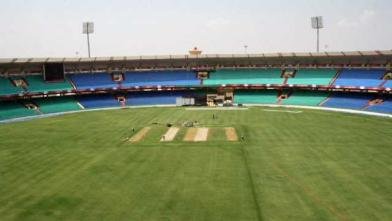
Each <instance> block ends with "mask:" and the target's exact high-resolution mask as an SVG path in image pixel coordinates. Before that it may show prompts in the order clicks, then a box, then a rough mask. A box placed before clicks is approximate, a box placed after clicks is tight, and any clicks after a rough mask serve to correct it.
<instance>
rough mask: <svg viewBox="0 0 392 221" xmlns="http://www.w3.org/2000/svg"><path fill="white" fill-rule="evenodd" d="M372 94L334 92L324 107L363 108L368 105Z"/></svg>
mask: <svg viewBox="0 0 392 221" xmlns="http://www.w3.org/2000/svg"><path fill="white" fill-rule="evenodd" d="M372 98H373V96H372V95H362V94H334V95H331V96H330V97H329V98H328V99H327V101H326V102H325V103H324V104H323V105H322V106H324V107H333V108H347V109H362V108H364V107H366V106H367V105H368V103H369V100H371V99H372Z"/></svg>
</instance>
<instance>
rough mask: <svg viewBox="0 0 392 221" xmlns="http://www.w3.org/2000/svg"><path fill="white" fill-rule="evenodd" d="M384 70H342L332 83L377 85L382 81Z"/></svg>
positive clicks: (341, 84) (358, 85)
mask: <svg viewBox="0 0 392 221" xmlns="http://www.w3.org/2000/svg"><path fill="white" fill-rule="evenodd" d="M384 74H385V70H382V69H378V70H363V69H355V70H343V71H342V72H341V73H340V74H339V77H338V78H337V79H336V81H335V83H334V85H340V86H357V87H361V86H364V87H378V86H379V85H380V84H381V83H382V82H383V80H382V77H383V76H384Z"/></svg>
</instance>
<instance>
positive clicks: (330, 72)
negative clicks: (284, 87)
mask: <svg viewBox="0 0 392 221" xmlns="http://www.w3.org/2000/svg"><path fill="white" fill-rule="evenodd" d="M335 75H336V70H334V69H306V70H305V69H303V70H298V71H297V73H296V74H295V77H294V78H289V79H288V81H287V84H308V85H310V84H316V85H329V84H330V82H331V81H332V79H333V78H334V77H335Z"/></svg>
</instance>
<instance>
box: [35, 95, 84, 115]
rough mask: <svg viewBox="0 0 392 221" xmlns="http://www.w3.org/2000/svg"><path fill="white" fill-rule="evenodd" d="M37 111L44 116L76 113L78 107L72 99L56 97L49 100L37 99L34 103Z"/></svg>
mask: <svg viewBox="0 0 392 221" xmlns="http://www.w3.org/2000/svg"><path fill="white" fill-rule="evenodd" d="M36 103H37V104H38V106H39V109H40V111H41V112H42V113H44V114H50V113H58V112H67V111H76V110H80V109H81V108H80V106H79V105H78V104H77V102H76V100H75V99H74V98H72V97H57V98H49V99H39V100H37V101H36Z"/></svg>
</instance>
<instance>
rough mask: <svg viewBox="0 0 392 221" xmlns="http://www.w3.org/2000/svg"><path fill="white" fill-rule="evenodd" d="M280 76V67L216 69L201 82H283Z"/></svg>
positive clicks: (208, 83)
mask: <svg viewBox="0 0 392 221" xmlns="http://www.w3.org/2000/svg"><path fill="white" fill-rule="evenodd" d="M280 76H281V70H280V69H242V70H217V71H216V72H212V73H210V76H209V78H208V79H206V80H204V82H203V84H204V85H221V84H283V81H284V79H283V78H281V77H280Z"/></svg>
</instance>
